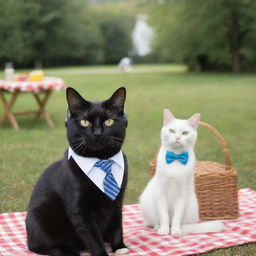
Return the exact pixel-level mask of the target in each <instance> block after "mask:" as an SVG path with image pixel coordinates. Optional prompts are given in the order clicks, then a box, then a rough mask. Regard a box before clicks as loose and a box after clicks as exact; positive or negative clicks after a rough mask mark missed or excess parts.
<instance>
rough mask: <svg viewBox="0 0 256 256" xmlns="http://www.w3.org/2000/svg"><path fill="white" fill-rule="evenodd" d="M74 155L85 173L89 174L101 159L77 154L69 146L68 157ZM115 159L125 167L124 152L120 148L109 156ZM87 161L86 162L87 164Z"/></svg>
mask: <svg viewBox="0 0 256 256" xmlns="http://www.w3.org/2000/svg"><path fill="white" fill-rule="evenodd" d="M71 156H72V157H73V159H74V160H75V162H76V163H77V164H78V166H79V167H80V168H81V169H82V170H83V172H84V173H85V174H88V173H89V172H90V170H91V169H92V168H93V166H94V165H95V163H96V162H97V161H99V160H100V159H99V158H96V157H84V156H80V155H78V154H76V153H75V152H74V151H73V149H72V148H71V147H69V148H68V159H69V158H70V157H71ZM109 159H111V160H113V161H114V162H115V163H116V164H118V165H119V166H120V168H122V169H124V158H123V153H122V151H121V150H120V151H119V152H118V153H117V154H115V155H114V156H112V157H111V158H109ZM85 163H86V164H85Z"/></svg>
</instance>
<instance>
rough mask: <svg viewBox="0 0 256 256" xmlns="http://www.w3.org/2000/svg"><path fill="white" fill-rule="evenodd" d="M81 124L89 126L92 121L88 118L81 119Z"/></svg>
mask: <svg viewBox="0 0 256 256" xmlns="http://www.w3.org/2000/svg"><path fill="white" fill-rule="evenodd" d="M80 124H81V126H83V127H89V126H90V125H91V123H90V122H89V121H88V120H80Z"/></svg>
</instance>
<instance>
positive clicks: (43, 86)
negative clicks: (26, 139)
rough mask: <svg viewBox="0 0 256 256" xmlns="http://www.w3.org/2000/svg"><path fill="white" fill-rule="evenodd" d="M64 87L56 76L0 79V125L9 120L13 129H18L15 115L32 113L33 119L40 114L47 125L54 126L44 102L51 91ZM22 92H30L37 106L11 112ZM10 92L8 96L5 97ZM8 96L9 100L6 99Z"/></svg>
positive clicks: (62, 82)
mask: <svg viewBox="0 0 256 256" xmlns="http://www.w3.org/2000/svg"><path fill="white" fill-rule="evenodd" d="M64 87H65V85H64V81H63V79H61V78H58V77H45V79H44V80H42V81H6V80H0V99H1V101H2V103H3V107H4V111H3V115H2V117H0V126H1V125H2V124H3V123H4V122H5V121H9V122H10V124H11V125H12V127H13V129H15V130H16V131H19V130H20V127H19V125H18V122H17V120H16V116H23V115H29V114H34V115H35V117H34V121H37V120H38V119H39V117H40V116H43V117H44V119H45V121H46V123H47V124H48V126H49V127H54V123H53V121H52V119H51V117H50V115H49V113H48V112H47V111H46V110H45V106H46V103H47V102H48V101H49V98H50V96H51V94H52V92H53V91H56V90H63V89H64ZM23 93H30V94H31V95H32V96H33V97H34V98H35V100H36V102H37V105H38V108H37V109H36V110H28V111H23V112H13V111H12V109H13V106H14V104H15V102H16V100H17V98H18V96H20V95H21V94H23ZM7 94H10V97H7ZM8 98H9V100H8Z"/></svg>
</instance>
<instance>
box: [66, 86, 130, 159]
mask: <svg viewBox="0 0 256 256" xmlns="http://www.w3.org/2000/svg"><path fill="white" fill-rule="evenodd" d="M66 95H67V102H68V109H69V112H70V117H68V118H67V121H66V126H67V137H68V141H69V145H70V147H71V148H72V149H73V150H74V152H76V153H77V154H78V155H81V156H85V157H97V158H99V159H107V158H109V157H112V156H113V155H115V154H116V153H118V152H119V151H120V150H121V146H122V144H123V141H124V138H125V130H126V126H127V120H126V115H125V113H124V102H125V96H126V90H125V88H124V87H121V88H119V89H117V90H116V91H115V92H114V94H113V95H112V96H111V97H110V98H109V99H108V100H105V101H100V102H90V101H87V100H85V99H83V98H82V96H81V95H80V94H79V93H78V92H77V91H76V90H75V89H73V88H70V87H69V88H67V91H66Z"/></svg>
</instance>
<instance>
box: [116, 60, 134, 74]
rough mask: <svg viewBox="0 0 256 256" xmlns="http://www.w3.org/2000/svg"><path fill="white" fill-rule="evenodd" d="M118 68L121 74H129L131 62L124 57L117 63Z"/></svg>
mask: <svg viewBox="0 0 256 256" xmlns="http://www.w3.org/2000/svg"><path fill="white" fill-rule="evenodd" d="M118 68H119V69H120V70H121V71H122V72H131V71H132V60H131V58H129V57H124V58H122V59H121V60H120V62H119V63H118Z"/></svg>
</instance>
